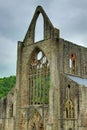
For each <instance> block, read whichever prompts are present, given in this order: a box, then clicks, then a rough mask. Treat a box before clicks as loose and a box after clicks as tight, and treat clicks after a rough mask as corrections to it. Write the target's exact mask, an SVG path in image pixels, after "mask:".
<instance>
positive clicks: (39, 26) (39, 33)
mask: <svg viewBox="0 0 87 130" xmlns="http://www.w3.org/2000/svg"><path fill="white" fill-rule="evenodd" d="M43 39H44V19H43V16H42V14H41V13H40V14H39V17H38V19H37V21H36V26H35V37H34V42H37V41H41V40H43Z"/></svg>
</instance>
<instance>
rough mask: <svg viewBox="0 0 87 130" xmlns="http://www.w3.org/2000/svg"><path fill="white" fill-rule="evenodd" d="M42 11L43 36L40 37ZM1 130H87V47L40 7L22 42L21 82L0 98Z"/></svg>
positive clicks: (17, 79)
mask: <svg viewBox="0 0 87 130" xmlns="http://www.w3.org/2000/svg"><path fill="white" fill-rule="evenodd" d="M40 14H41V15H42V16H43V22H44V25H43V28H44V32H43V34H44V37H43V40H40V41H38V42H35V27H36V22H37V19H38V18H39V15H40ZM0 130H87V48H85V47H82V46H79V45H76V44H74V43H72V42H69V41H66V40H64V39H62V38H60V31H59V30H58V29H56V28H54V26H53V24H52V23H51V21H50V20H49V18H48V16H47V15H46V13H45V11H44V10H43V8H42V7H41V6H38V7H37V8H36V11H35V13H34V16H33V18H32V21H31V23H30V26H29V28H28V31H27V33H26V35H25V38H24V40H23V41H19V42H18V50H17V73H16V85H15V86H14V87H13V89H12V90H11V91H10V92H9V93H8V95H7V96H6V97H4V98H3V99H1V100H0Z"/></svg>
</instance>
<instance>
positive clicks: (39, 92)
mask: <svg viewBox="0 0 87 130" xmlns="http://www.w3.org/2000/svg"><path fill="white" fill-rule="evenodd" d="M49 88H50V71H49V63H48V60H47V58H46V56H45V55H44V53H43V52H42V51H39V50H38V51H36V52H34V54H33V55H32V58H31V63H30V68H29V104H48V102H49Z"/></svg>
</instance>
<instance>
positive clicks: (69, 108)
mask: <svg viewBox="0 0 87 130" xmlns="http://www.w3.org/2000/svg"><path fill="white" fill-rule="evenodd" d="M65 109H66V118H74V108H73V103H72V101H71V100H69V99H68V100H67V101H66V104H65Z"/></svg>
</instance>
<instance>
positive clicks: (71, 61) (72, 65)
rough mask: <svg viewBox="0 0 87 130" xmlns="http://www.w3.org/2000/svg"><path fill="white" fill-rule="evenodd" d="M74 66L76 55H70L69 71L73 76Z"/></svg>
mask: <svg viewBox="0 0 87 130" xmlns="http://www.w3.org/2000/svg"><path fill="white" fill-rule="evenodd" d="M75 64H76V55H75V54H71V55H70V59H69V67H70V69H71V73H72V74H75Z"/></svg>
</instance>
